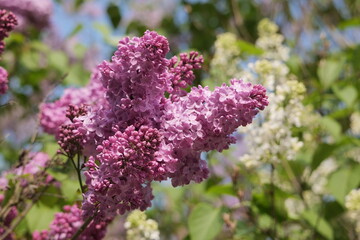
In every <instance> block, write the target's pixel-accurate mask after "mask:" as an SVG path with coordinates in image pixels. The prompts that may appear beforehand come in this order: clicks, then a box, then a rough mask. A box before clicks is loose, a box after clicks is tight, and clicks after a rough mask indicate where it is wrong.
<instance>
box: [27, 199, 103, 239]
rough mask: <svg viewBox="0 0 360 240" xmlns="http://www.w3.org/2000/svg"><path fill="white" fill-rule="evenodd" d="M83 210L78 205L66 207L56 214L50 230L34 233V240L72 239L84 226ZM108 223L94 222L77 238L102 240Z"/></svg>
mask: <svg viewBox="0 0 360 240" xmlns="http://www.w3.org/2000/svg"><path fill="white" fill-rule="evenodd" d="M83 223H84V221H83V220H82V216H81V209H80V208H78V206H77V205H73V206H69V205H66V206H64V212H59V213H56V214H55V218H54V220H53V221H52V223H51V224H50V229H49V230H43V231H41V232H39V231H35V232H34V233H33V236H32V237H33V240H48V239H56V240H67V239H70V238H71V237H72V236H73V235H74V234H75V233H76V232H77V230H78V229H79V228H80V227H81V226H82V225H83ZM106 225H107V224H106V223H105V222H102V223H95V222H94V221H92V222H91V223H90V224H89V225H88V227H87V228H86V229H85V231H84V232H82V233H81V234H80V236H79V237H78V238H77V239H79V240H98V239H102V238H103V237H104V236H105V233H106Z"/></svg>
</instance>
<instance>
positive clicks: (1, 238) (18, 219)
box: [0, 187, 48, 240]
mask: <svg viewBox="0 0 360 240" xmlns="http://www.w3.org/2000/svg"><path fill="white" fill-rule="evenodd" d="M47 188H48V187H44V189H43V190H42V191H41V192H39V193H38V194H37V195H36V196H35V197H34V198H33V200H32V201H31V203H29V204H27V205H26V207H25V209H24V211H22V212H21V213H20V214H19V215H18V216H17V217H16V218H15V219H14V220H13V221H12V222H11V225H10V227H9V228H7V229H6V231H5V233H4V234H3V235H1V236H0V240H4V239H5V238H6V237H7V236H8V235H9V234H10V233H12V232H13V231H14V229H15V228H16V227H17V225H19V223H20V222H21V220H23V219H24V217H25V216H26V214H28V212H29V211H30V210H31V208H32V206H34V204H35V203H36V202H37V201H38V200H39V199H40V197H41V196H42V195H43V193H44V192H45V191H46V189H47Z"/></svg>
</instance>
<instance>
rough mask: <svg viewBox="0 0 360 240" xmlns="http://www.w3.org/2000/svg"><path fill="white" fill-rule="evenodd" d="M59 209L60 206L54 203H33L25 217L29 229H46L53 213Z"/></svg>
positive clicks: (32, 230) (52, 217)
mask: <svg viewBox="0 0 360 240" xmlns="http://www.w3.org/2000/svg"><path fill="white" fill-rule="evenodd" d="M59 211H60V208H59V207H58V206H56V205H54V206H51V207H49V206H47V205H45V204H44V203H41V202H38V203H36V204H34V206H33V207H32V208H31V209H30V211H29V213H28V214H27V215H26V217H25V219H26V222H27V226H28V227H29V230H30V231H31V232H34V231H35V230H45V229H48V228H49V224H50V222H51V221H52V220H53V219H54V215H55V213H57V212H59Z"/></svg>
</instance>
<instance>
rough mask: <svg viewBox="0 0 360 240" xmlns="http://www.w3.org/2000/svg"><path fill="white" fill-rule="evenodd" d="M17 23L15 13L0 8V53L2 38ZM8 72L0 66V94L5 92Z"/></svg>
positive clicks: (2, 43)
mask: <svg viewBox="0 0 360 240" xmlns="http://www.w3.org/2000/svg"><path fill="white" fill-rule="evenodd" d="M17 24H18V22H17V19H16V17H15V15H14V14H13V13H12V12H8V11H6V10H3V9H1V10H0V54H2V53H3V51H4V48H5V43H4V39H5V38H6V37H8V36H9V32H11V31H12V30H13V29H14V28H15V26H16V25H17ZM8 82H9V81H8V73H7V71H6V70H5V69H4V68H2V67H0V94H5V93H6V92H7V90H8Z"/></svg>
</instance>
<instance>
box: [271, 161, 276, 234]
mask: <svg viewBox="0 0 360 240" xmlns="http://www.w3.org/2000/svg"><path fill="white" fill-rule="evenodd" d="M270 167H271V173H270V181H271V188H270V198H271V215H272V218H273V221H274V226H273V230H272V232H273V237H274V239H276V235H277V233H276V225H277V221H276V211H275V184H274V173H275V167H274V164H272V163H271V165H270Z"/></svg>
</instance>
